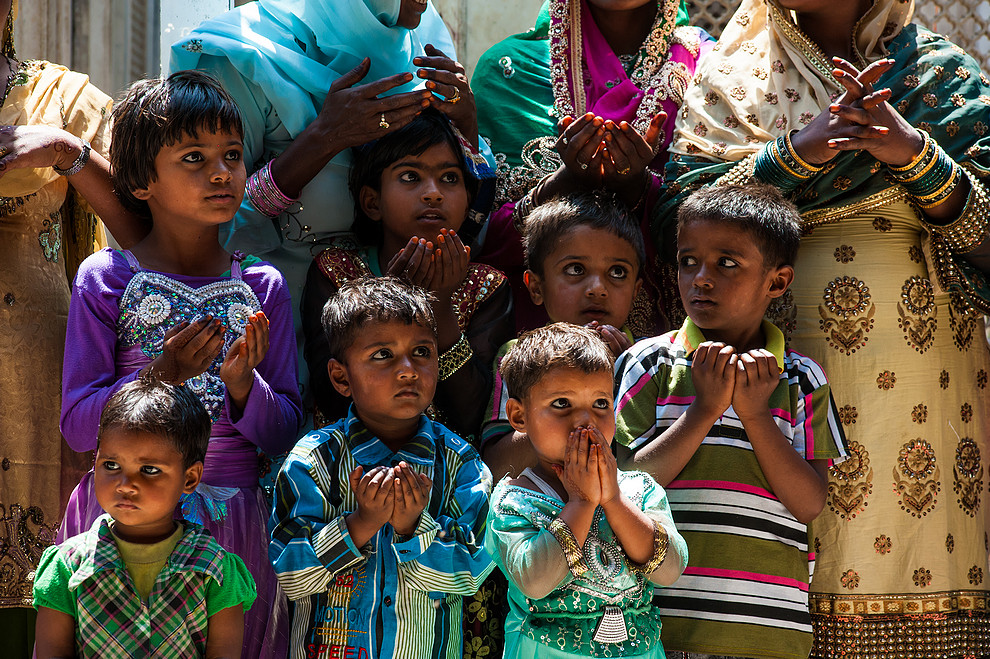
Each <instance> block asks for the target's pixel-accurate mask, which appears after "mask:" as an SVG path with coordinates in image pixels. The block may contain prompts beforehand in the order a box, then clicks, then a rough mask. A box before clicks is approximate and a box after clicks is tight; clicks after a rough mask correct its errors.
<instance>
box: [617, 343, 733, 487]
mask: <svg viewBox="0 0 990 659" xmlns="http://www.w3.org/2000/svg"><path fill="white" fill-rule="evenodd" d="M735 361H736V355H735V351H734V350H733V348H732V346H727V345H725V344H723V343H711V342H705V343H702V344H701V345H700V346H698V349H697V350H695V353H694V358H693V359H692V362H691V380H692V382H693V383H694V389H695V399H694V401H693V402H692V403H691V404H690V405H689V406H688V408H687V411H685V413H684V414H683V415H681V416H680V418H678V419H677V421H675V422H674V423H673V424H672V425H671V426H670V427H669V428H667V429H666V430H664V431H663V432H662V433H661V434H660V436H659V437H657V438H656V439H654V440H653V441H651V442H650V443H648V444H646V445H644V446H643V447H642V448H640V449H639V450H638V451H636V452H635V453H633V456H632V460H631V461H628V460H624V466H628V467H631V468H633V469H639V470H642V471H645V472H647V473H649V474H650V475H652V476H653V477H654V478H655V479H656V480H657V481H658V482H659V483H660V484H661V485H663V486H667V485H668V484H670V482H671V481H672V480H674V478H676V477H677V474H679V473H681V470H682V469H684V466H685V465H686V464H687V463H688V461H689V460H691V457H692V456H693V455H694V454H695V452H696V451H697V450H698V447H699V446H701V442H702V441H704V439H705V437H706V436H707V435H708V432H709V431H710V430H711V429H712V425H714V423H715V422H716V421H718V419H719V417H720V416H721V415H722V413H723V412H725V410H727V409H728V407H729V405H730V404H731V403H732V391H733V386H734V383H735V379H736V369H735Z"/></svg>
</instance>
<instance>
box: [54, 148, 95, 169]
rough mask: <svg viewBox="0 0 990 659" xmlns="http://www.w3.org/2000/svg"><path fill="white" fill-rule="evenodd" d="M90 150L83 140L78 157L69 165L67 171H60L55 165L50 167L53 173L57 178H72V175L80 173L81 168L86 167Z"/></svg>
mask: <svg viewBox="0 0 990 659" xmlns="http://www.w3.org/2000/svg"><path fill="white" fill-rule="evenodd" d="M90 148H91V147H90V146H89V142H87V141H86V140H83V141H82V150H81V151H80V152H79V157H78V158H76V159H75V161H73V163H72V164H71V165H69V167H68V169H62V168H60V167H58V166H57V165H52V169H54V170H55V173H56V174H58V175H59V176H72V175H73V174H78V173H79V172H81V171H82V168H83V167H85V166H86V163H87V162H89V150H90Z"/></svg>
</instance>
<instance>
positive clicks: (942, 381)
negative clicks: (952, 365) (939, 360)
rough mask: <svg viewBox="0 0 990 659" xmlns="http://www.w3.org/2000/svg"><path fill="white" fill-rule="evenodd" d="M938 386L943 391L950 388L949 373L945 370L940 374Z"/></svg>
mask: <svg viewBox="0 0 990 659" xmlns="http://www.w3.org/2000/svg"><path fill="white" fill-rule="evenodd" d="M938 386H940V387H942V388H943V389H948V388H949V372H948V371H947V370H945V369H944V368H943V369H942V372H941V373H939V374H938Z"/></svg>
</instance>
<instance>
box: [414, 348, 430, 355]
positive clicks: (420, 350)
mask: <svg viewBox="0 0 990 659" xmlns="http://www.w3.org/2000/svg"><path fill="white" fill-rule="evenodd" d="M432 353H433V351H432V350H430V348H429V346H416V347H415V348H413V357H429V356H430V355H431V354H432Z"/></svg>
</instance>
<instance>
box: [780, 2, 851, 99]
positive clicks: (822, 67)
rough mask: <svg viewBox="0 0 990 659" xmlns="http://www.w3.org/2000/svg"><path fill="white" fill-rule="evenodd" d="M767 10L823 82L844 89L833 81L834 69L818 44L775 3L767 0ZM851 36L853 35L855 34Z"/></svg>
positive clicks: (837, 82) (836, 81) (785, 36)
mask: <svg viewBox="0 0 990 659" xmlns="http://www.w3.org/2000/svg"><path fill="white" fill-rule="evenodd" d="M767 9H768V10H769V13H770V20H771V21H773V22H774V23H776V24H777V27H778V28H780V31H781V33H782V34H783V35H784V38H786V39H787V40H788V41H790V42H791V43H792V44H793V45H794V46H795V47H796V48H797V49H798V50H800V51H801V53H802V54H803V55H804V56H805V59H807V60H808V61H809V62H810V63H811V65H812V66H814V67H815V69H816V70H817V71H818V73H820V74H821V75H822V77H823V78H824V79H825V80H827V81H829V82H831V83H832V84H833V85H835V86H836V87H839V88H842V89H844V87H842V85H841V84H839V81H838V80H836V79H835V76H834V75H832V70H833V69H834V68H835V67H834V66H833V65H832V63H831V62H830V61H828V59H827V58H826V57H825V53H824V52H823V51H822V49H821V48H819V47H818V44H816V43H815V42H814V41H812V40H811V39H809V38H808V37H807V36H806V35H805V34H804V32H802V31H801V30H800V28H798V26H797V25H795V24H794V23H793V22H792V21H791V19H790V17H789V16H787V15H785V13H784V11H783V10H782V9H781V8H780V6H779V5H778V4H777V3H776V2H775V1H772V0H768V2H767ZM857 25H858V24H857ZM853 34H855V32H854V33H853ZM857 54H858V53H857Z"/></svg>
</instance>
